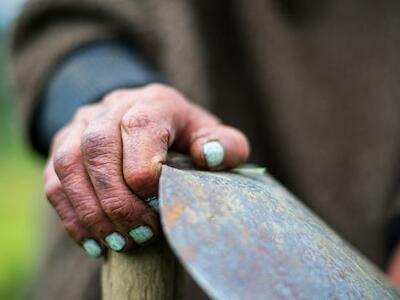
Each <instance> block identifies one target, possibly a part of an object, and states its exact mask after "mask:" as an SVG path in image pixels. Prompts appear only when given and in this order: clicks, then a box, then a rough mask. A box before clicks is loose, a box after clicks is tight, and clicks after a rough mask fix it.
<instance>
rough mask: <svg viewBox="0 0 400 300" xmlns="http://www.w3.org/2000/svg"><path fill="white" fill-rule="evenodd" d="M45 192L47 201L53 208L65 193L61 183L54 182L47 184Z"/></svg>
mask: <svg viewBox="0 0 400 300" xmlns="http://www.w3.org/2000/svg"><path fill="white" fill-rule="evenodd" d="M44 191H45V195H46V198H47V200H48V201H49V202H50V204H52V205H53V206H54V205H55V204H56V203H57V200H58V199H60V196H61V195H62V194H63V193H64V190H63V187H62V185H61V183H54V182H49V183H46V184H45V187H44Z"/></svg>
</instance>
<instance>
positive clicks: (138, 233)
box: [129, 225, 154, 244]
mask: <svg viewBox="0 0 400 300" xmlns="http://www.w3.org/2000/svg"><path fill="white" fill-rule="evenodd" d="M129 234H130V236H131V237H132V238H133V239H134V240H135V242H136V243H138V244H142V243H145V242H147V241H148V240H150V239H151V238H152V237H153V235H154V234H153V231H152V230H151V228H150V227H148V226H146V225H141V226H139V227H136V228H135V229H132V230H131V231H130V232H129Z"/></svg>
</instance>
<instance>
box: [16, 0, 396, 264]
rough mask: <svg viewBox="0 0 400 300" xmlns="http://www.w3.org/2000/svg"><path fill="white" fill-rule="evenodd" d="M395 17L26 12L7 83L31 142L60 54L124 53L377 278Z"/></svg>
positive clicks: (71, 4) (83, 8) (300, 7)
mask: <svg viewBox="0 0 400 300" xmlns="http://www.w3.org/2000/svg"><path fill="white" fill-rule="evenodd" d="M399 15H400V2H399V1H396V0H383V1H375V0H354V1H344V0H321V1H309V0H297V1H295V0H252V1H248V0H236V1H228V0H220V1H212V0H186V1H185V0H171V1H162V0H146V1H139V0H112V1H111V0H58V1H54V0H32V1H30V2H29V3H28V5H27V6H26V7H25V9H24V11H23V13H22V15H21V16H20V17H19V19H18V21H17V23H16V25H15V28H14V33H13V37H12V41H11V44H10V57H11V64H12V66H11V70H12V76H13V82H14V86H15V90H16V94H17V98H18V101H19V106H20V108H21V112H22V115H23V120H25V124H27V125H26V127H27V128H28V129H29V122H30V120H31V118H32V113H33V111H34V104H35V101H37V100H38V99H39V97H40V95H41V92H42V90H43V88H44V85H45V83H46V79H47V78H48V77H49V76H50V75H51V73H52V70H53V69H54V68H55V67H56V66H57V63H58V62H59V61H60V59H61V58H62V57H63V56H64V55H66V54H67V53H68V52H70V51H71V50H73V49H75V48H76V47H79V46H80V45H83V44H85V43H88V42H91V41H93V40H99V39H109V38H114V39H115V38H120V39H123V40H124V41H126V42H128V43H131V44H132V45H134V46H135V47H136V48H137V49H140V51H142V53H143V54H144V55H145V57H146V58H147V59H148V60H149V62H151V63H152V64H153V65H154V66H155V67H156V68H157V69H158V70H160V71H161V72H162V73H163V74H165V76H166V78H168V80H169V81H170V82H171V83H172V84H173V85H174V86H175V87H176V88H178V89H179V90H180V91H182V92H183V93H184V94H186V95H187V96H188V97H189V98H190V99H192V100H193V101H195V102H197V103H200V104H201V105H203V106H205V107H207V108H208V109H211V110H212V111H214V112H215V113H216V114H217V115H218V116H219V117H220V118H221V119H222V120H224V121H225V122H226V123H228V124H231V125H234V126H237V127H239V128H240V129H242V130H243V131H244V132H245V133H246V134H247V135H248V136H249V138H250V141H251V145H252V151H253V152H252V153H253V154H252V162H256V163H259V164H261V165H264V166H266V167H267V168H268V169H269V170H270V172H271V173H273V174H274V175H275V176H276V177H277V178H278V179H279V180H280V181H282V182H283V183H284V184H285V185H286V186H287V187H289V189H291V190H292V191H294V193H295V194H297V195H298V196H299V197H300V198H301V199H303V200H304V202H305V203H306V204H307V205H308V206H309V207H310V208H311V209H313V210H314V211H315V212H317V214H319V215H320V216H321V217H322V218H323V219H324V220H326V222H327V223H329V224H330V225H331V226H332V227H333V228H334V229H335V230H336V231H337V232H338V233H339V234H341V235H342V236H343V237H344V238H345V239H346V240H348V241H349V242H350V243H352V244H353V245H354V246H355V247H357V248H358V249H359V250H361V251H362V252H363V253H364V254H365V255H366V256H367V257H368V258H370V259H371V260H372V261H374V262H375V263H376V264H378V265H379V266H381V267H383V266H384V263H385V260H386V258H387V257H386V255H385V237H386V232H385V228H386V224H387V223H388V221H389V220H390V218H391V217H393V216H395V215H397V214H398V213H399V210H400V198H399V197H398V193H399V190H398V188H399V175H400V174H399V164H400V139H399V138H398V136H399V132H400V118H399V112H400V101H399V96H400V84H399V83H398V80H399V78H400V57H399V53H400V34H399V31H400V17H399Z"/></svg>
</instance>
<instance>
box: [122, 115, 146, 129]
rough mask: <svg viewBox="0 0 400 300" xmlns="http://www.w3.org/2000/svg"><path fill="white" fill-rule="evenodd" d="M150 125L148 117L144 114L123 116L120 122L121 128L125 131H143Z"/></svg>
mask: <svg viewBox="0 0 400 300" xmlns="http://www.w3.org/2000/svg"><path fill="white" fill-rule="evenodd" d="M151 123H152V120H151V117H150V115H149V114H147V113H144V112H141V113H138V114H135V115H134V116H132V115H125V116H124V117H122V120H121V126H122V128H123V129H125V130H126V131H132V130H137V129H143V128H146V127H148V126H149V125H150V124H151Z"/></svg>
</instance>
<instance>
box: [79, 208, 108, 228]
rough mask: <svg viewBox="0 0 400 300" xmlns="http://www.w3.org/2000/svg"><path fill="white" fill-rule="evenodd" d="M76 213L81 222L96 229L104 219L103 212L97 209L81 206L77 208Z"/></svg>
mask: <svg viewBox="0 0 400 300" xmlns="http://www.w3.org/2000/svg"><path fill="white" fill-rule="evenodd" d="M76 212H77V214H78V216H79V219H80V220H81V222H82V223H83V224H85V225H86V226H88V227H92V228H93V227H96V226H97V225H98V224H100V223H101V221H102V219H103V215H102V213H101V210H100V209H98V208H95V207H87V206H85V205H80V206H78V207H77V209H76Z"/></svg>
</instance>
